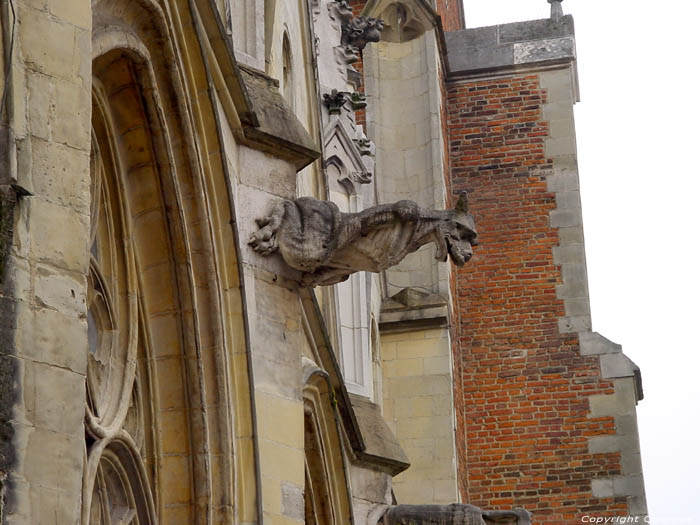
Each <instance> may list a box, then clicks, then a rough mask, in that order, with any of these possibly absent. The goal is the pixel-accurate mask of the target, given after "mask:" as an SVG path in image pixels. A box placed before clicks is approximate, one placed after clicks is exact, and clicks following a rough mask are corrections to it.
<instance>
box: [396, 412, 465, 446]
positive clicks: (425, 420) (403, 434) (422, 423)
mask: <svg viewBox="0 0 700 525" xmlns="http://www.w3.org/2000/svg"><path fill="white" fill-rule="evenodd" d="M450 419H451V418H450V417H446V416H431V417H412V418H405V419H399V420H398V422H397V423H398V424H397V432H396V436H397V437H398V438H399V441H401V440H402V439H403V438H431V437H432V436H433V435H434V433H435V428H451V426H450V425H451V422H450Z"/></svg>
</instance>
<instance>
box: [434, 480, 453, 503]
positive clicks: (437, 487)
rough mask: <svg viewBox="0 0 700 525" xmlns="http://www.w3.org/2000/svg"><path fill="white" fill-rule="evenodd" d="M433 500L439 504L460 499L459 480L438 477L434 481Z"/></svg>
mask: <svg viewBox="0 0 700 525" xmlns="http://www.w3.org/2000/svg"><path fill="white" fill-rule="evenodd" d="M432 485H433V501H434V502H435V503H436V504H438V505H448V504H450V503H454V502H456V501H458V496H457V482H456V480H453V479H437V480H435V481H433V482H432Z"/></svg>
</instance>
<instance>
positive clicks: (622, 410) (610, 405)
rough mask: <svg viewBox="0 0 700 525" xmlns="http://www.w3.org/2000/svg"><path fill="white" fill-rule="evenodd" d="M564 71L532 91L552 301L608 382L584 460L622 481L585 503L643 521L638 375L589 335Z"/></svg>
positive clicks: (601, 481) (607, 480)
mask: <svg viewBox="0 0 700 525" xmlns="http://www.w3.org/2000/svg"><path fill="white" fill-rule="evenodd" d="M571 83H572V79H571V77H570V76H569V75H568V72H567V66H566V65H564V66H560V68H559V70H552V71H548V72H544V73H541V74H540V85H541V87H542V88H543V89H545V90H547V94H548V96H547V103H546V104H545V105H544V106H543V118H544V120H546V121H547V122H548V125H549V129H550V135H549V137H548V138H547V139H546V141H545V150H546V155H547V157H548V158H550V159H552V170H551V172H549V173H548V174H547V175H546V182H547V189H548V190H549V191H551V192H553V193H554V196H555V199H556V205H557V206H556V208H555V209H554V210H552V211H551V212H550V225H551V226H552V227H553V228H556V229H557V230H558V232H559V244H558V245H557V246H554V247H553V248H552V252H553V258H554V263H555V264H557V265H558V266H559V267H560V270H561V279H562V282H561V284H559V285H557V290H556V293H557V298H558V299H560V300H562V301H563V302H564V316H563V317H560V318H559V320H558V323H559V332H560V333H562V334H576V335H577V336H578V339H579V351H580V353H581V355H583V356H598V358H599V363H600V365H599V366H600V371H601V378H603V379H610V380H612V382H613V385H614V388H615V393H614V394H610V395H595V396H591V397H589V398H588V401H589V404H590V412H589V417H592V418H596V417H613V418H614V419H615V434H613V435H603V436H592V437H589V438H588V448H589V452H590V453H591V454H602V453H611V452H619V453H620V455H621V464H622V474H621V475H620V476H612V477H604V478H595V479H593V480H592V481H591V490H592V493H593V496H595V497H599V498H609V497H621V496H625V497H627V499H628V508H629V513H630V514H631V515H634V516H643V515H646V513H647V508H646V498H645V493H644V480H643V476H642V464H641V455H640V448H639V434H638V429H637V416H636V409H635V407H636V405H637V402H638V401H639V400H641V399H642V398H643V392H642V383H641V373H640V371H639V367H637V365H635V364H634V363H633V362H632V361H631V360H630V359H629V358H628V357H627V356H625V355H624V353H622V347H621V346H620V345H618V344H615V343H613V342H612V341H609V340H608V339H606V338H605V337H603V336H601V335H600V334H598V333H596V332H593V331H592V330H591V326H592V323H591V311H590V299H589V290H588V274H587V269H586V253H585V245H584V235H583V216H582V211H581V197H580V189H579V175H578V163H577V159H576V155H577V152H576V139H575V128H574V116H573V105H574V101H575V95H574V92H572V89H571Z"/></svg>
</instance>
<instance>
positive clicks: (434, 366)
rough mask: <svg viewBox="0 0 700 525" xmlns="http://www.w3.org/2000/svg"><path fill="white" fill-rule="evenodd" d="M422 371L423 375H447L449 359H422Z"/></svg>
mask: <svg viewBox="0 0 700 525" xmlns="http://www.w3.org/2000/svg"><path fill="white" fill-rule="evenodd" d="M423 371H424V373H425V374H429V375H432V374H449V373H450V358H449V357H426V358H425V359H423Z"/></svg>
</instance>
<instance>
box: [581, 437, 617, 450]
mask: <svg viewBox="0 0 700 525" xmlns="http://www.w3.org/2000/svg"><path fill="white" fill-rule="evenodd" d="M621 439H622V438H621V437H620V436H617V435H612V436H592V437H590V438H588V452H589V453H591V454H607V453H609V452H619V451H620V445H621V443H620V440H621Z"/></svg>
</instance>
